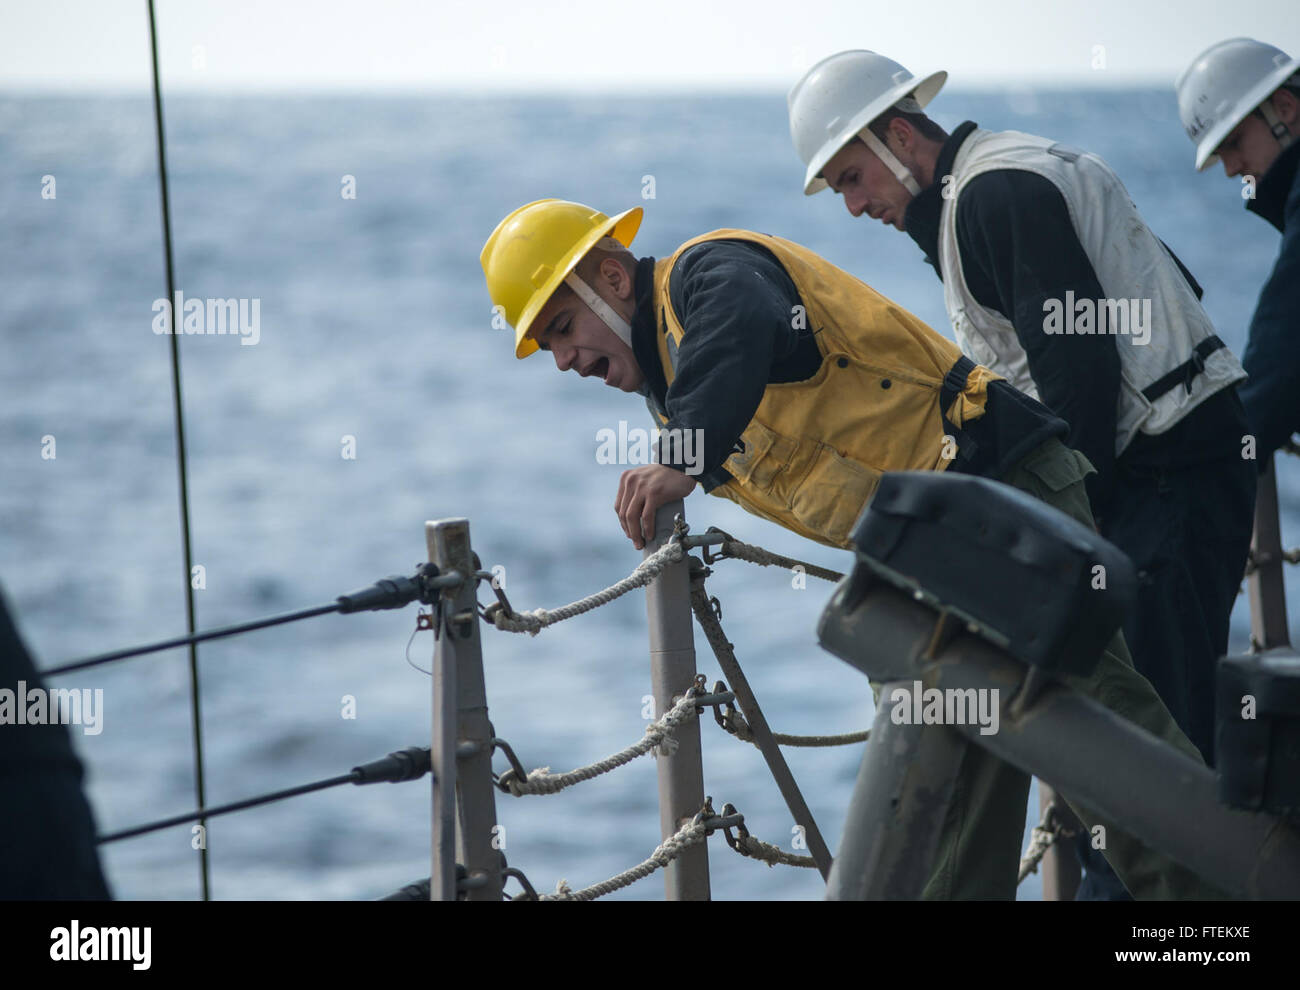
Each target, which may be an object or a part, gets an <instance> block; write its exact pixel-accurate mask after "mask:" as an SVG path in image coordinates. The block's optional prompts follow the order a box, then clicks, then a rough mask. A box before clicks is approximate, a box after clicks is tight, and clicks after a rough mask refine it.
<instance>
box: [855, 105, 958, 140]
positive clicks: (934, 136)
mask: <svg viewBox="0 0 1300 990" xmlns="http://www.w3.org/2000/svg"><path fill="white" fill-rule="evenodd" d="M894 120H905V121H907V122H908V123H909V124H911V125H912V127H913V128H915V129H916V132H917V133H918V134H920V135H921V137H923V138H928V139H929V140H931V141H939V142H940V143H942V142H944V141H947V140H948V132H947V131H945V130H944V129H943V128H942V127H940V126H939V125H938V124H936V123H935V122H934V121H933V120H931V119H930V118H929V117H927V116H926V115H925V114H923V113H920V112H919V111H916V112H914V111H909V110H900V109H899V108H898V107H890V108H889V109H888V110H886V111H885V112H884V113H882V114H881V115H880V116H879V117H877V118H876V119H875V120H873V121H872V122H871V124H870V127H871V133H872V134H874V135H875V136H876V137H878V138H880V140H881V141H884V140H885V134H886V133H887V132H888V131H889V125H890V122H891V121H894Z"/></svg>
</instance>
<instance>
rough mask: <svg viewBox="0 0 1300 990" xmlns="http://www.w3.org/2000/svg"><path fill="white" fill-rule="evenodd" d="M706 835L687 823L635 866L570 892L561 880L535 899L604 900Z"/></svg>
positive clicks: (699, 824)
mask: <svg viewBox="0 0 1300 990" xmlns="http://www.w3.org/2000/svg"><path fill="white" fill-rule="evenodd" d="M708 835H709V826H708V825H707V824H706V823H704V822H693V821H692V822H687V823H686V824H685V825H683V826H682V827H681V828H679V829H678V830H677V831H676V832H674V833H673V834H672V835H670V836H669V837H668V838H666V839H664V841H663V842H661V843H659V845H658V846H656V847H655V851H654V852H652V853H651V854H650V858H649V859H647V860H645V861H644V862H641V863H638V864H637V865H636V866H634V867H632V868H631V869H630V870H624V871H623V872H622V873H619V874H618V875H617V876H613V877H610V878H609V879H608V880H602V881H601V882H600V883H596V884H592V885H591V886H590V887H583V888H582V889H581V890H573V889H572V888H571V887H570V886H569V884H568V882H567V881H565V880H561V881H560V882H559V883H558V884H556V885H555V893H554V894H543V895H542V896H541V897H540V898H538V900H543V901H593V900H595V899H596V898H597V897H604V896H605V895H606V894H609V893H613V892H614V891H616V890H619V889H621V888H623V887H628V886H630V885H632V884H634V883H636V882H637V881H638V880H642V879H644V878H646V877H648V876H649V875H650V874H651V873H654V872H655V870H658V869H660V868H661V867H665V866H667V865H668V864H669V863H671V862H672V861H673V860H675V859H676V858H677V857H678V856H680V855H681V854H682V853H684V852H685V851H686V850H687V849H689V848H690V847H691V846H693V845H696V844H697V843H700V842H703V841H704V840H705V839H706V838H708Z"/></svg>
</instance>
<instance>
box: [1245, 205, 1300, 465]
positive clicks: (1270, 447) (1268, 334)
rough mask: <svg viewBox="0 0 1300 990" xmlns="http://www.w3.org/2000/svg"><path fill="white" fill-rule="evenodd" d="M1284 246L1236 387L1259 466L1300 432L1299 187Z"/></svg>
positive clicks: (1261, 297) (1253, 320) (1288, 217)
mask: <svg viewBox="0 0 1300 990" xmlns="http://www.w3.org/2000/svg"><path fill="white" fill-rule="evenodd" d="M1283 230H1284V233H1283V235H1282V247H1281V250H1280V252H1279V253H1278V258H1277V262H1276V263H1275V264H1274V265H1273V271H1272V273H1271V274H1270V275H1269V277H1268V281H1267V282H1265V283H1264V288H1263V291H1261V292H1260V294H1259V304H1258V305H1257V306H1256V307H1255V315H1254V316H1253V317H1252V318H1251V321H1250V338H1249V340H1248V341H1247V342H1246V353H1245V355H1244V356H1243V357H1242V361H1241V363H1242V364H1243V365H1244V366H1245V368H1246V373H1247V374H1249V375H1250V378H1249V379H1247V380H1246V382H1245V383H1244V384H1243V385H1242V386H1241V387H1240V388H1239V392H1240V394H1241V401H1242V403H1243V404H1244V405H1245V407H1246V417H1247V419H1249V420H1250V424H1251V427H1252V428H1253V429H1254V431H1255V441H1256V444H1255V451H1256V455H1257V456H1258V458H1259V461H1260V464H1261V465H1263V464H1265V463H1266V462H1267V459H1268V455H1269V454H1271V453H1273V451H1275V450H1276V449H1277V448H1278V447H1280V446H1281V445H1282V444H1283V443H1285V442H1286V441H1287V440H1289V439H1290V438H1291V434H1292V432H1294V431H1296V430H1300V187H1298V191H1296V192H1293V193H1292V195H1291V198H1290V201H1289V202H1288V203H1287V213H1286V221H1285V224H1284V227H1283Z"/></svg>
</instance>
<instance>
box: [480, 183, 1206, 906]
mask: <svg viewBox="0 0 1300 990" xmlns="http://www.w3.org/2000/svg"><path fill="white" fill-rule="evenodd" d="M640 219H641V211H640V210H639V209H634V210H629V211H627V212H625V213H623V214H620V215H618V216H615V217H612V218H611V217H608V216H606V215H604V214H602V213H600V212H598V211H596V210H593V209H591V208H590V207H586V206H582V205H580V204H577V203H570V202H564V201H560V200H541V201H538V202H534V203H529V204H527V205H526V206H523V207H520V208H518V209H516V210H515V211H514V212H512V213H511V214H510V215H509V216H507V217H506V218H505V219H504V220H503V221H502V222H501V223H500V224H499V225H498V226H497V228H496V230H495V231H494V232H493V233H492V235H491V237H490V238H489V239H488V241H487V244H486V245H485V247H484V249H483V252H482V258H481V260H482V264H483V269H484V273H485V275H486V278H487V284H488V292H489V295H490V296H491V299H492V303H493V304H494V307H495V308H496V311H497V312H498V313H499V314H501V315H502V316H503V317H504V318H505V320H506V322H507V323H509V324H510V325H511V326H512V327H513V328H514V330H515V353H516V356H517V357H525V356H527V355H528V354H530V353H532V352H533V351H535V350H537V349H538V348H542V349H545V350H547V351H549V352H550V353H551V354H552V356H553V358H554V360H555V363H556V367H557V368H558V369H559V370H561V371H567V370H574V371H577V372H578V373H579V374H580V375H582V376H583V377H588V376H592V375H597V376H599V377H600V378H602V379H603V380H604V382H605V384H607V385H609V386H611V387H615V388H619V389H621V390H622V391H625V392H629V393H641V394H643V395H645V396H646V398H647V401H648V403H649V405H650V407H651V410H652V412H653V414H654V416H655V419H656V422H657V423H658V424H659V425H660V426H661V427H662V428H663V429H664V432H663V433H662V434H661V441H662V442H661V444H660V447H661V449H660V451H659V457H658V463H655V464H650V465H645V466H642V467H637V468H633V469H631V470H628V471H625V472H624V473H623V475H622V476H621V478H620V481H619V489H618V493H617V496H616V501H615V510H616V513H617V515H618V519H619V522H620V524H621V525H622V527H623V529H624V531H625V533H627V535H628V536H629V538H630V539H631V540H632V541H633V543H634V544H635V545H636V546H638V547H641V546H643V545H644V543H645V542H646V540H647V538H648V535H649V534H650V533H652V532H653V520H654V515H655V510H656V509H657V508H658V507H659V506H660V505H662V504H664V503H665V502H667V501H669V500H672V499H675V498H680V497H682V496H684V495H686V494H687V493H689V492H690V491H691V490H693V489H694V488H695V485H696V483H697V477H698V479H699V481H700V482H701V483H702V484H703V485H704V488H705V490H706V491H708V492H709V493H710V494H715V495H719V496H722V497H726V498H729V499H731V500H733V501H735V502H737V503H739V504H740V505H741V506H742V507H744V508H745V509H747V510H748V511H750V512H752V513H754V514H755V515H758V516H760V517H763V518H766V519H769V520H772V521H774V522H776V523H778V524H780V525H782V526H784V527H785V528H787V529H789V530H791V531H793V532H796V533H799V534H800V535H803V536H806V537H808V538H810V539H814V540H817V541H819V542H822V543H826V544H829V545H833V546H846V545H847V537H848V533H849V529H850V527H851V525H852V524H853V522H854V521H855V519H856V518H857V516H858V514H859V512H860V511H861V509H862V508H863V506H864V505H865V503H866V502H867V501H868V500H869V499H870V497H871V495H872V493H873V491H874V490H875V488H876V486H877V484H878V482H879V479H880V475H881V473H882V472H884V471H903V470H936V471H943V470H951V471H959V472H967V473H971V474H980V475H984V476H986V477H991V478H995V479H1001V480H1005V481H1007V482H1008V483H1010V484H1012V485H1015V486H1017V487H1019V488H1021V489H1022V490H1025V491H1028V492H1030V493H1031V494H1033V495H1035V496H1037V497H1038V498H1040V499H1042V500H1044V501H1046V502H1047V503H1049V504H1051V505H1053V506H1055V507H1057V508H1059V509H1061V510H1062V511H1065V512H1067V513H1069V514H1070V515H1073V516H1074V517H1075V518H1077V519H1080V520H1081V521H1083V522H1085V523H1086V524H1088V525H1092V516H1091V513H1090V510H1089V507H1088V498H1087V492H1086V490H1085V488H1084V484H1083V480H1084V477H1085V474H1086V472H1087V464H1086V460H1085V459H1084V458H1083V457H1082V456H1080V455H1079V454H1078V453H1076V452H1075V451H1073V450H1070V449H1069V448H1067V447H1066V446H1065V445H1064V444H1062V443H1061V441H1060V439H1058V438H1059V437H1060V436H1062V435H1063V434H1064V433H1065V432H1066V429H1067V427H1066V424H1065V423H1064V422H1063V421H1061V420H1060V419H1059V418H1057V417H1056V416H1054V415H1053V414H1052V413H1051V412H1050V411H1049V410H1047V409H1046V408H1045V407H1044V406H1042V405H1041V404H1040V403H1038V402H1037V401H1035V400H1034V399H1032V398H1030V397H1028V396H1026V395H1024V394H1023V393H1021V392H1019V391H1017V390H1016V389H1014V388H1012V387H1011V386H1010V385H1009V384H1007V383H1006V382H1005V381H1003V380H1001V379H1000V378H999V377H998V376H997V375H995V374H993V373H992V372H990V371H989V370H988V369H987V368H984V367H980V366H978V365H976V364H975V363H974V362H972V361H971V360H970V359H969V358H967V357H965V356H964V355H962V354H961V352H960V351H959V350H958V349H957V348H956V347H955V346H954V345H953V344H952V343H951V342H949V341H948V340H947V339H945V338H944V337H942V336H940V335H939V334H938V333H936V332H935V331H933V330H932V329H930V328H929V327H927V326H926V325H925V324H924V323H922V322H921V321H920V320H918V319H916V318H915V317H914V316H912V315H911V314H910V313H907V312H906V311H905V310H903V309H902V308H901V307H899V306H897V305H896V304H894V303H892V302H890V301H889V300H887V299H885V298H884V297H883V296H881V295H880V294H879V293H877V292H876V291H875V290H873V289H872V288H870V287H869V286H867V285H865V284H864V283H862V282H860V281H859V280H857V279H855V278H853V277H852V276H850V275H848V274H847V273H845V272H843V271H841V270H839V269H838V268H835V267H834V266H833V265H831V264H829V263H828V262H826V261H825V260H823V259H822V258H820V257H818V256H817V255H815V254H813V253H812V252H811V251H808V250H807V249H806V248H803V247H801V246H799V245H797V244H793V243H791V242H789V241H786V240H783V239H781V238H778V237H772V236H768V235H764V234H755V233H752V232H749V231H743V230H723V231H715V232H713V233H711V234H706V235H704V236H702V237H699V238H695V239H693V240H692V241H688V242H687V243H686V244H685V245H682V246H681V247H680V248H678V249H677V250H676V251H674V252H673V253H672V254H671V255H670V256H669V257H668V259H667V260H661V261H656V260H655V259H654V258H650V257H646V258H641V259H639V260H638V259H637V258H636V257H635V256H633V255H632V253H631V252H630V251H628V250H627V246H628V245H629V244H630V243H631V241H632V237H633V235H634V234H635V233H636V231H637V228H638V226H639V224H640ZM685 437H702V438H703V451H704V456H703V458H702V460H701V461H700V462H698V463H695V462H693V461H692V460H691V459H689V458H687V457H685V456H684V454H685V451H684V450H683V449H681V448H682V446H683V444H682V440H683V438H685ZM688 469H698V471H699V473H698V475H693V474H691V473H688ZM1072 686H1074V687H1076V688H1077V689H1078V690H1080V691H1082V692H1083V693H1085V694H1087V695H1089V696H1091V697H1093V698H1095V699H1096V700H1098V701H1100V702H1101V703H1103V704H1106V705H1108V707H1111V708H1112V709H1113V710H1114V711H1116V712H1118V713H1119V714H1120V715H1122V716H1124V717H1126V718H1128V719H1130V720H1131V721H1133V722H1135V723H1137V724H1138V725H1141V726H1143V727H1144V728H1145V729H1146V730H1147V731H1149V732H1151V733H1153V734H1154V735H1156V736H1158V737H1159V738H1161V739H1164V740H1165V741H1167V742H1168V743H1170V744H1171V745H1173V746H1175V747H1177V748H1178V749H1180V750H1181V751H1183V752H1185V753H1187V754H1188V755H1189V756H1192V757H1193V758H1195V759H1198V760H1199V759H1200V757H1199V755H1198V754H1197V752H1196V748H1195V747H1194V746H1193V745H1192V744H1191V743H1190V742H1189V741H1188V739H1187V738H1186V736H1184V735H1183V733H1182V732H1181V731H1180V730H1179V729H1178V727H1177V725H1176V724H1175V723H1174V721H1173V720H1172V718H1171V717H1170V715H1169V713H1168V710H1167V709H1166V708H1165V707H1164V705H1163V704H1162V703H1161V702H1160V700H1159V698H1158V697H1157V696H1156V694H1155V692H1154V690H1153V689H1152V688H1151V685H1150V684H1149V683H1148V682H1147V681H1146V680H1144V679H1143V678H1142V677H1140V676H1139V675H1138V674H1136V672H1135V671H1134V670H1133V668H1132V663H1131V661H1130V660H1129V657H1128V651H1127V647H1126V646H1125V645H1124V641H1123V637H1122V635H1119V634H1117V635H1116V636H1115V637H1114V639H1113V640H1112V642H1111V643H1110V644H1109V648H1108V649H1107V650H1106V651H1105V653H1104V654H1103V656H1102V658H1101V660H1100V662H1099V663H1098V665H1097V668H1096V670H1095V671H1094V673H1093V674H1092V675H1091V676H1090V677H1088V678H1086V679H1084V678H1074V679H1072ZM995 764H996V761H993V762H989V761H984V760H978V759H972V760H971V761H970V762H969V764H968V765H966V766H964V767H963V772H962V777H961V781H960V783H959V785H958V788H957V794H958V796H957V798H956V806H955V807H954V808H953V814H952V815H951V816H950V817H949V820H948V825H947V827H945V828H944V834H943V838H942V839H941V846H940V850H939V855H938V858H937V859H936V866H935V869H934V871H933V874H932V876H931V878H930V881H929V883H928V884H927V887H926V890H925V896H927V897H931V898H950V897H984V898H1008V899H1010V898H1014V896H1015V888H1016V878H1017V868H1018V864H1019V854H1020V840H1021V836H1022V834H1023V831H1024V810H1025V805H1026V799H1027V793H1028V786H1029V781H1028V778H1027V777H1026V776H1025V775H1024V774H1023V773H1019V772H1018V771H1015V772H1008V771H1007V770H1005V769H1004V768H1003V767H1001V766H997V765H995ZM990 771H992V772H990ZM1075 810H1076V811H1077V812H1078V813H1079V816H1080V817H1081V818H1082V819H1083V821H1084V822H1085V823H1086V824H1088V825H1089V826H1092V825H1097V824H1100V825H1103V826H1104V827H1105V829H1106V833H1107V835H1108V836H1109V837H1110V838H1109V843H1108V848H1107V856H1108V857H1110V858H1111V860H1112V862H1113V863H1114V865H1115V866H1116V869H1117V870H1118V871H1119V873H1120V876H1121V877H1122V878H1123V879H1124V881H1125V883H1126V884H1127V885H1128V887H1129V889H1130V890H1132V891H1133V892H1134V894H1135V895H1136V896H1139V897H1150V898H1214V897H1217V896H1221V895H1220V893H1219V892H1218V891H1217V890H1215V889H1214V888H1212V887H1210V886H1208V885H1207V884H1205V883H1204V882H1202V881H1201V880H1199V879H1198V878H1197V877H1195V876H1194V875H1192V874H1191V873H1190V872H1189V871H1187V870H1186V869H1184V868H1182V867H1180V866H1178V865H1176V864H1175V863H1173V862H1172V861H1171V860H1169V859H1168V858H1167V857H1164V856H1162V855H1158V854H1156V853H1154V852H1152V851H1151V850H1149V849H1146V848H1145V847H1143V846H1142V845H1141V844H1140V843H1138V842H1136V841H1135V840H1133V839H1132V838H1131V837H1129V836H1126V835H1124V834H1123V833H1122V832H1121V831H1120V830H1119V829H1118V827H1117V826H1116V825H1115V823H1114V822H1111V821H1106V820H1104V819H1103V818H1101V817H1100V816H1098V815H1096V814H1094V813H1092V812H1091V811H1090V810H1089V809H1088V808H1086V807H1076V808H1075Z"/></svg>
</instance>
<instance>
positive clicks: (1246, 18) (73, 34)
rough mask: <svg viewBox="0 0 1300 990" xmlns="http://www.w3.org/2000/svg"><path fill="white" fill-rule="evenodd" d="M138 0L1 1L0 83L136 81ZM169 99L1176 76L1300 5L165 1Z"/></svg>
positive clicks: (1299, 19) (1290, 34) (143, 52)
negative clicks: (853, 78) (814, 73)
mask: <svg viewBox="0 0 1300 990" xmlns="http://www.w3.org/2000/svg"><path fill="white" fill-rule="evenodd" d="M146 9H147V8H146V0H0V87H3V88H5V89H16V88H22V89H28V88H40V89H94V90H104V89H121V90H137V89H139V88H140V87H145V86H147V84H148V80H149V75H148V72H149V48H148V38H149V34H148V20H147V15H146ZM157 9H158V19H159V32H160V45H161V49H162V59H163V73H164V86H165V88H167V89H168V90H182V89H204V90H216V91H222V90H235V89H238V90H250V89H252V90H263V89H266V90H286V89H343V90H349V89H416V88H438V89H447V88H456V89H464V88H468V89H472V90H492V91H503V90H506V91H510V90H516V91H518V90H525V91H535V90H539V89H540V90H571V91H574V90H583V91H592V90H598V91H600V90H603V91H608V90H611V89H617V90H632V91H646V90H665V89H668V90H680V89H719V88H726V89H755V88H760V89H780V90H786V89H788V88H789V87H790V85H792V84H793V83H794V81H795V80H797V79H798V77H799V75H800V74H801V73H802V71H803V70H804V69H806V68H807V67H808V66H809V65H811V64H812V63H813V62H815V61H816V60H817V59H819V58H822V57H824V56H826V55H829V54H831V53H833V52H836V51H839V50H841V49H844V48H869V49H872V50H873V51H878V52H881V53H883V54H886V55H889V56H890V57H892V58H894V59H897V60H898V61H901V62H902V63H903V64H904V65H906V66H907V67H908V68H909V69H911V70H912V71H913V72H914V73H917V74H920V73H922V72H929V71H933V70H935V69H940V68H943V69H947V70H948V71H949V72H950V73H951V74H952V79H951V80H950V85H957V86H979V87H987V86H997V85H1005V84H1008V83H1010V84H1026V83H1028V84H1047V85H1061V84H1068V85H1084V86H1094V85H1095V86H1109V85H1128V84H1133V83H1147V84H1151V85H1156V86H1169V85H1172V83H1173V80H1174V78H1175V77H1176V76H1177V74H1178V73H1179V72H1180V71H1181V70H1182V69H1183V68H1184V67H1185V66H1186V65H1187V64H1188V63H1189V62H1190V61H1191V59H1192V58H1193V57H1194V56H1195V55H1196V54H1198V53H1199V52H1200V51H1201V50H1202V49H1204V48H1205V47H1207V46H1208V45H1210V44H1212V43H1214V42H1215V41H1219V40H1222V39H1224V38H1229V37H1235V36H1239V35H1246V36H1248V37H1255V38H1259V39H1261V40H1264V41H1268V42H1270V43H1272V44H1275V45H1278V46H1279V47H1281V48H1284V49H1286V50H1287V51H1288V52H1289V53H1290V54H1292V55H1296V54H1298V53H1300V4H1298V3H1297V2H1296V0H1249V2H1244V3H1232V2H1228V0H1172V2H1171V0H1163V2H1162V0H1072V2H1066V0H1036V2H1034V0H923V2H911V3H909V2H905V0H891V2H876V0H820V2H811V3H810V2H806V0H805V2H777V0H661V2H644V3H642V2H636V0H550V2H548V0H534V2H520V0H499V2H493V0H472V2H464V0H425V2H420V0H361V2H347V3H345V2H333V0H157Z"/></svg>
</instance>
